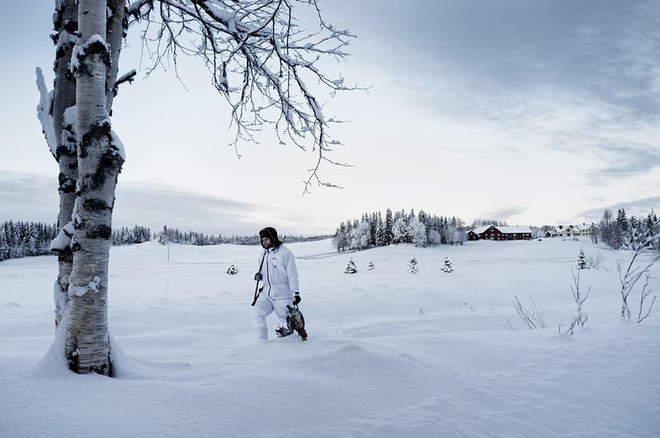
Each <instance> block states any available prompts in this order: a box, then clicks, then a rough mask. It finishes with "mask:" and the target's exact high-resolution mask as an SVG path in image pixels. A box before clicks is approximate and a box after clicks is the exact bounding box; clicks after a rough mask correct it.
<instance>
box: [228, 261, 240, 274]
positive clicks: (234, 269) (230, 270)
mask: <svg viewBox="0 0 660 438" xmlns="http://www.w3.org/2000/svg"><path fill="white" fill-rule="evenodd" d="M227 274H229V275H236V274H238V268H237V267H236V266H235V265H233V264H231V265H229V267H228V268H227Z"/></svg>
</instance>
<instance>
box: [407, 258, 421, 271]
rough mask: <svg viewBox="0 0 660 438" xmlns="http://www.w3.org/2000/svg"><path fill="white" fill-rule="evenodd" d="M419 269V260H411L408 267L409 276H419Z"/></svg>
mask: <svg viewBox="0 0 660 438" xmlns="http://www.w3.org/2000/svg"><path fill="white" fill-rule="evenodd" d="M418 271H419V268H418V267H417V259H416V258H415V257H413V258H411V259H410V264H409V265H408V273H409V274H417V272H418Z"/></svg>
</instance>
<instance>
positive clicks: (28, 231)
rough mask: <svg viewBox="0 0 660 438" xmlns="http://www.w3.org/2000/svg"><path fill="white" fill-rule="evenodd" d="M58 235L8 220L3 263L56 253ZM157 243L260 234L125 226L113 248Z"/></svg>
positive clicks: (250, 241)
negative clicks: (53, 242)
mask: <svg viewBox="0 0 660 438" xmlns="http://www.w3.org/2000/svg"><path fill="white" fill-rule="evenodd" d="M57 234H58V227H57V225H56V224H45V223H41V222H14V221H8V222H4V223H3V224H2V225H0V261H3V260H8V259H16V258H21V257H30V256H40V255H49V254H52V250H51V242H52V241H53V239H55V237H56V236H57ZM330 237H332V236H331V235H327V234H326V235H315V236H286V237H285V241H286V242H289V243H294V242H307V241H313V240H321V239H329V238H330ZM152 240H156V241H158V242H160V243H163V244H165V243H168V242H169V243H179V244H183V245H195V246H206V245H220V244H232V245H259V244H260V243H261V240H260V239H259V235H258V234H254V235H250V236H236V235H231V236H223V235H221V234H218V235H213V234H205V233H200V232H197V231H181V230H179V229H178V228H172V227H168V226H163V229H162V230H161V231H159V232H155V233H152V231H151V229H150V228H148V227H144V226H140V225H135V226H134V227H132V228H131V227H121V228H119V229H116V230H113V231H112V237H111V242H112V245H113V246H119V245H134V244H138V243H144V242H149V241H152Z"/></svg>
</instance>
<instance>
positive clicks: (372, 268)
mask: <svg viewBox="0 0 660 438" xmlns="http://www.w3.org/2000/svg"><path fill="white" fill-rule="evenodd" d="M374 269H376V267H375V266H374V262H369V265H368V266H367V271H373V270H374Z"/></svg>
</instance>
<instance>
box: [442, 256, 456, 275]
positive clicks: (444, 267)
mask: <svg viewBox="0 0 660 438" xmlns="http://www.w3.org/2000/svg"><path fill="white" fill-rule="evenodd" d="M440 270H441V271H442V272H446V273H448V274H449V273H451V272H454V267H453V266H452V265H451V262H450V261H449V257H445V261H444V262H443V263H442V266H441V267H440Z"/></svg>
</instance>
